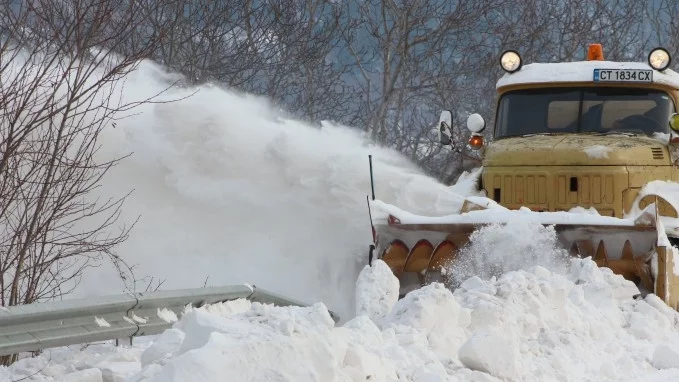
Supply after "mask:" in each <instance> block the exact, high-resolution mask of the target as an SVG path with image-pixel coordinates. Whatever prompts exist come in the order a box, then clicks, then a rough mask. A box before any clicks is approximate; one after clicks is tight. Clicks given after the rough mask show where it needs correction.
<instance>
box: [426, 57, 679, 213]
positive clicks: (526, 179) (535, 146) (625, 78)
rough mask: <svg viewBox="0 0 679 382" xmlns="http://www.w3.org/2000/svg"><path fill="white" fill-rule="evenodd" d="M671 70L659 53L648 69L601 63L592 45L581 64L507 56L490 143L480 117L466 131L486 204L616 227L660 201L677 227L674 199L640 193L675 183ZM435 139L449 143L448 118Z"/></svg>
mask: <svg viewBox="0 0 679 382" xmlns="http://www.w3.org/2000/svg"><path fill="white" fill-rule="evenodd" d="M670 61H671V58H670V54H669V53H668V52H667V50H665V49H663V48H656V49H653V50H652V51H651V52H650V53H649V55H648V62H647V63H643V62H613V61H605V60H604V59H603V50H602V47H601V45H599V44H592V45H590V46H589V49H588V54H587V59H586V60H585V61H579V62H566V63H533V64H528V65H523V64H522V59H521V56H520V55H519V53H518V52H516V51H514V50H509V51H505V52H504V53H503V54H502V55H501V58H500V64H501V66H502V68H503V69H504V70H505V71H506V74H505V75H504V76H503V77H502V78H501V79H500V80H499V81H498V82H497V85H496V90H497V96H498V98H497V108H496V115H495V123H494V126H493V127H492V128H493V132H492V140H491V142H489V143H485V142H484V136H483V135H482V133H483V131H484V130H485V128H486V123H485V120H484V119H483V117H481V116H480V115H478V114H472V115H470V117H469V119H468V121H467V127H468V128H469V130H470V131H471V138H470V139H469V145H470V146H471V148H472V149H474V150H478V151H479V152H480V153H481V155H482V166H483V170H482V173H481V179H480V182H481V187H482V189H483V190H484V191H485V193H486V196H487V197H488V198H490V199H493V200H495V201H496V202H497V203H499V204H500V205H502V206H505V207H507V208H509V209H518V208H520V207H527V208H529V209H531V210H533V211H569V210H571V209H572V208H574V207H576V206H580V207H584V208H594V209H596V211H597V212H598V213H599V214H600V215H606V216H613V217H619V218H624V217H626V216H628V215H629V214H631V213H633V212H634V211H638V210H643V209H644V208H645V207H647V206H648V205H650V204H651V203H653V202H655V201H656V200H657V201H658V203H657V204H658V208H659V212H660V214H661V215H662V216H664V217H668V218H677V203H674V202H673V199H672V198H671V197H668V196H667V195H665V194H663V195H659V194H657V193H653V192H651V190H650V189H647V190H646V191H648V192H645V193H644V192H642V190H644V187H645V186H647V185H648V184H649V183H651V182H654V181H673V182H676V181H679V171H678V169H677V165H678V163H679V150H677V148H678V147H679V134H678V133H677V132H679V115H678V114H677V105H678V102H679V74H677V73H675V72H674V71H672V70H670V69H668V67H669V64H670ZM438 134H439V138H440V142H441V143H442V144H444V145H446V144H450V143H451V138H452V136H453V135H452V130H451V113H450V112H448V111H444V112H443V113H442V114H441V119H440V121H439V128H438ZM656 198H657V199H656ZM677 199H679V196H678V197H677Z"/></svg>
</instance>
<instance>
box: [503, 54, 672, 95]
mask: <svg viewBox="0 0 679 382" xmlns="http://www.w3.org/2000/svg"><path fill="white" fill-rule="evenodd" d="M595 69H603V70H615V71H616V72H618V71H619V70H620V69H624V70H632V72H626V73H625V74H626V75H627V76H629V75H630V74H629V73H635V76H636V74H637V73H639V72H638V71H644V72H648V71H650V72H651V73H652V74H651V77H652V78H651V81H646V80H645V78H643V79H642V80H637V79H631V78H629V79H627V78H626V79H624V80H623V81H611V82H613V83H621V82H627V83H630V84H641V83H649V82H650V83H654V84H662V85H668V86H671V87H673V88H676V89H679V73H677V72H675V71H673V70H671V69H665V70H664V71H662V72H661V71H658V70H654V69H653V68H652V67H650V66H649V65H648V64H647V63H645V62H615V61H599V60H594V61H575V62H558V63H533V64H527V65H524V66H522V67H521V68H520V69H519V70H518V71H516V72H514V73H505V75H504V76H502V77H501V78H500V79H499V80H498V82H497V84H496V88H497V89H499V88H502V87H505V86H510V85H520V84H530V83H556V82H561V83H563V82H596V81H595ZM599 73H600V72H599ZM604 76H605V77H608V76H609V74H608V73H606V74H605V75H604ZM606 79H607V78H606ZM600 82H601V83H602V84H605V83H608V82H604V81H600Z"/></svg>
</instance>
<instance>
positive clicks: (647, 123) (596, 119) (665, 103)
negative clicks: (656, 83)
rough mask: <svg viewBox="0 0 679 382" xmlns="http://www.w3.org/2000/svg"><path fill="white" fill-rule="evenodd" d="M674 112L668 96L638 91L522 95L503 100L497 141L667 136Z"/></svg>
mask: <svg viewBox="0 0 679 382" xmlns="http://www.w3.org/2000/svg"><path fill="white" fill-rule="evenodd" d="M674 110H675V107H674V103H673V102H672V99H671V98H670V97H669V96H668V95H667V94H666V93H665V92H663V91H660V90H650V89H639V88H622V87H619V88H614V87H608V88H607V87H597V88H591V87H588V88H548V89H531V90H517V91H513V92H509V93H506V94H505V95H503V96H502V98H501V99H500V103H499V105H498V115H497V120H496V122H495V137H496V138H502V137H510V136H520V135H528V134H545V133H634V134H645V135H652V134H653V133H667V132H668V120H669V117H670V115H671V114H672V113H674Z"/></svg>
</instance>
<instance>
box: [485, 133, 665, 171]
mask: <svg viewBox="0 0 679 382" xmlns="http://www.w3.org/2000/svg"><path fill="white" fill-rule="evenodd" d="M483 165H484V166H579V165H585V166H613V165H623V166H624V165H630V166H635V165H636V166H644V165H654V166H663V165H666V166H669V165H670V158H669V153H668V150H667V146H665V145H664V144H663V142H662V141H660V140H659V139H655V138H651V137H647V136H621V135H586V134H582V135H576V134H568V135H532V136H523V137H511V138H502V139H498V140H496V141H493V142H491V143H490V144H489V145H488V146H487V147H486V151H485V154H484V160H483Z"/></svg>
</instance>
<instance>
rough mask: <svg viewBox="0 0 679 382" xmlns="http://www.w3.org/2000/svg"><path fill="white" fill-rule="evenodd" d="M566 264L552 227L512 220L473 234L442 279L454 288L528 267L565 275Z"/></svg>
mask: <svg viewBox="0 0 679 382" xmlns="http://www.w3.org/2000/svg"><path fill="white" fill-rule="evenodd" d="M568 261H569V255H568V252H567V251H566V250H564V249H562V248H560V246H559V245H558V239H557V235H556V231H555V230H554V227H553V226H543V225H542V224H536V223H533V222H530V221H526V220H522V219H512V220H510V221H508V222H507V224H501V223H495V224H490V225H486V226H483V227H481V228H479V229H477V230H476V231H474V232H473V233H472V235H471V236H470V239H469V243H468V244H467V245H466V246H464V247H463V248H461V250H460V253H459V254H458V256H457V257H456V258H455V259H454V260H453V262H452V263H451V264H448V265H447V266H446V275H447V277H448V278H449V279H450V280H449V281H450V283H451V285H453V286H455V287H456V286H459V285H460V283H462V282H463V281H465V280H467V279H468V278H470V277H473V276H477V277H481V278H484V279H489V278H491V277H499V276H500V275H501V274H503V273H506V272H509V271H515V270H518V269H521V268H524V267H526V266H529V265H539V266H543V267H546V268H549V269H550V270H553V271H557V272H559V273H565V271H566V268H567V265H568Z"/></svg>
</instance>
